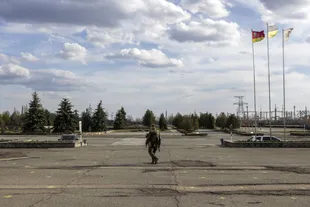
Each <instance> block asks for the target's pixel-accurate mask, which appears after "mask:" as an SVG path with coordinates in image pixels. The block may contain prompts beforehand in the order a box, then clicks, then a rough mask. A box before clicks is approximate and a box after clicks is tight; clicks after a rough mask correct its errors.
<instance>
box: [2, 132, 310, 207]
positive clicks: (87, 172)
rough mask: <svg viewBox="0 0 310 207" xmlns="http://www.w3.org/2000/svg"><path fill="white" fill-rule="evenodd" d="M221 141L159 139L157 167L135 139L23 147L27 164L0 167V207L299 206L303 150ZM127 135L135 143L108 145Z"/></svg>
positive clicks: (307, 185) (307, 184) (304, 187)
mask: <svg viewBox="0 0 310 207" xmlns="http://www.w3.org/2000/svg"><path fill="white" fill-rule="evenodd" d="M225 136H229V135H226V134H221V133H213V132H212V133H209V136H207V137H205V138H201V137H199V138H193V137H184V136H163V137H162V141H163V142H162V144H163V145H162V147H161V152H159V153H158V156H159V159H160V160H159V163H158V164H157V165H150V164H148V163H149V161H150V157H149V155H148V153H147V149H146V148H145V147H144V146H141V145H138V144H137V143H142V141H143V140H144V139H145V138H144V136H142V135H141V136H140V135H125V134H124V135H113V134H109V135H107V136H104V137H84V138H85V139H87V141H88V143H89V145H88V146H87V147H85V148H77V149H31V150H29V149H27V150H25V151H21V152H23V153H25V154H26V155H27V157H28V158H27V159H20V160H5V161H2V162H0V206H27V207H29V206H48V207H50V206H69V207H70V206H74V207H78V206H113V207H114V206H122V207H124V206H126V207H127V206H128V207H136V206H156V207H158V206H178V207H183V206H195V207H198V206H238V207H248V206H281V207H282V206H307V204H308V203H309V202H310V196H309V192H310V175H309V173H308V171H307V169H309V167H310V164H309V163H308V156H309V152H310V150H309V149H298V150H296V149H276V150H275V149H226V148H221V147H218V146H217V144H219V143H220V142H219V139H220V138H222V137H225ZM37 138H38V139H49V137H47V136H45V137H42V138H40V137H37ZM52 138H53V137H52ZM52 138H51V139H52ZM127 138H134V139H135V141H134V142H135V143H126V145H113V143H116V142H119V143H121V142H124V140H123V139H126V140H125V141H126V142H130V140H128V139H127ZM242 138H244V137H241V138H240V139H242ZM0 139H1V137H0ZM136 139H141V140H136ZM122 140H123V141H122ZM206 146H207V147H206Z"/></svg>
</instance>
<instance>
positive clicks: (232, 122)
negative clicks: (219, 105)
mask: <svg viewBox="0 0 310 207" xmlns="http://www.w3.org/2000/svg"><path fill="white" fill-rule="evenodd" d="M230 126H231V127H232V129H238V128H240V120H239V118H238V117H237V116H236V115H235V114H231V115H229V117H228V118H227V122H226V127H227V128H228V129H229V128H230Z"/></svg>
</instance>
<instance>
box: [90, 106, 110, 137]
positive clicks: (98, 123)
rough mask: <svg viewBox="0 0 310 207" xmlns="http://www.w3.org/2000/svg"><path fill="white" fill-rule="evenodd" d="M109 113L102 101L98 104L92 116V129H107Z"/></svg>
mask: <svg viewBox="0 0 310 207" xmlns="http://www.w3.org/2000/svg"><path fill="white" fill-rule="evenodd" d="M106 121H107V114H106V112H105V111H104V109H103V108H102V101H100V102H99V104H98V105H97V108H96V111H95V113H94V115H93V118H92V126H93V127H92V131H94V132H101V131H103V130H105V129H106Z"/></svg>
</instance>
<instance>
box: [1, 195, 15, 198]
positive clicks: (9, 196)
mask: <svg viewBox="0 0 310 207" xmlns="http://www.w3.org/2000/svg"><path fill="white" fill-rule="evenodd" d="M12 197H13V196H11V195H6V196H3V198H12Z"/></svg>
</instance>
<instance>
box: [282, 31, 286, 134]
mask: <svg viewBox="0 0 310 207" xmlns="http://www.w3.org/2000/svg"><path fill="white" fill-rule="evenodd" d="M282 54H283V110H284V117H283V125H284V140H286V111H285V61H284V29H282Z"/></svg>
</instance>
